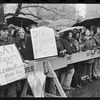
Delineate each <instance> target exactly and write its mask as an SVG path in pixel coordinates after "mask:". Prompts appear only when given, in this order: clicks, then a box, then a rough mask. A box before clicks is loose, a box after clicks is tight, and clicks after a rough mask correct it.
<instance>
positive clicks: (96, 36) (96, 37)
mask: <svg viewBox="0 0 100 100" xmlns="http://www.w3.org/2000/svg"><path fill="white" fill-rule="evenodd" d="M93 38H94V39H95V41H96V44H97V46H99V47H100V35H99V34H95V36H94V37H93Z"/></svg>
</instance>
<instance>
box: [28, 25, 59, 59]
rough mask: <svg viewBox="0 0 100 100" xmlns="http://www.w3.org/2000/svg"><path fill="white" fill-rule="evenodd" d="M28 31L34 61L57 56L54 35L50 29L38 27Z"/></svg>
mask: <svg viewBox="0 0 100 100" xmlns="http://www.w3.org/2000/svg"><path fill="white" fill-rule="evenodd" d="M30 31H31V38H32V46H33V53H34V58H35V59H38V58H44V57H50V56H55V55H57V47H56V41H55V33H54V30H53V29H52V28H48V27H39V28H35V29H31V30H30Z"/></svg>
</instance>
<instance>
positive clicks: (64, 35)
mask: <svg viewBox="0 0 100 100" xmlns="http://www.w3.org/2000/svg"><path fill="white" fill-rule="evenodd" d="M70 32H71V33H72V34H73V31H72V30H68V31H65V32H64V33H63V38H66V37H68V36H69V33H70Z"/></svg>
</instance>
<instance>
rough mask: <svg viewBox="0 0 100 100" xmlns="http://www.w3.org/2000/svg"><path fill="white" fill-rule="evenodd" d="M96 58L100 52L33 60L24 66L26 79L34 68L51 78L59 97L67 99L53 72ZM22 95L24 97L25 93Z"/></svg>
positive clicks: (99, 55)
mask: <svg viewBox="0 0 100 100" xmlns="http://www.w3.org/2000/svg"><path fill="white" fill-rule="evenodd" d="M98 57H100V50H97V51H96V52H94V53H91V51H85V52H79V53H74V54H72V55H66V56H65V57H63V58H62V57H58V56H56V57H50V58H44V59H38V60H33V61H30V64H29V65H28V66H26V68H25V69H26V77H27V76H28V74H30V72H32V71H33V70H32V69H33V68H32V66H36V70H37V71H42V72H43V73H45V72H48V74H47V76H48V77H53V79H54V81H55V83H56V86H57V88H58V91H59V93H60V95H61V97H67V96H66V95H65V93H64V91H63V89H62V87H61V85H60V82H59V80H58V79H57V76H56V74H55V72H54V70H57V69H60V68H64V67H67V65H68V64H72V63H77V62H81V61H85V60H89V59H93V58H98ZM45 63H48V64H47V66H45ZM27 68H28V69H30V71H29V72H27ZM31 68H32V69H31ZM31 70H32V71H31ZM26 77H25V78H26ZM22 95H25V93H24V94H22ZM55 97H56V96H55Z"/></svg>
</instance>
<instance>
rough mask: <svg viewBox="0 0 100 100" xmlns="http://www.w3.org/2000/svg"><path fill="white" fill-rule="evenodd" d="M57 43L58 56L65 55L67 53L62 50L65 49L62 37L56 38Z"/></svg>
mask: <svg viewBox="0 0 100 100" xmlns="http://www.w3.org/2000/svg"><path fill="white" fill-rule="evenodd" d="M56 44H57V51H58V56H59V57H64V56H65V53H63V52H62V51H63V50H64V47H63V45H62V43H61V42H60V39H58V40H56Z"/></svg>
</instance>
